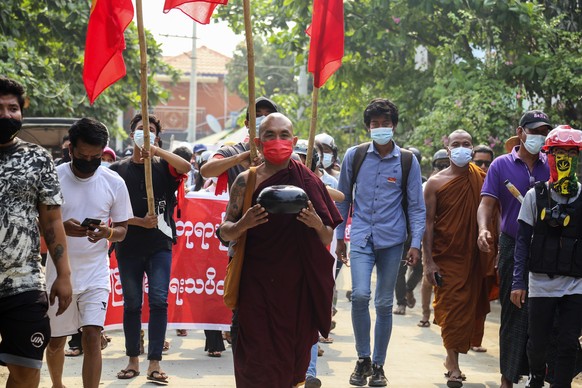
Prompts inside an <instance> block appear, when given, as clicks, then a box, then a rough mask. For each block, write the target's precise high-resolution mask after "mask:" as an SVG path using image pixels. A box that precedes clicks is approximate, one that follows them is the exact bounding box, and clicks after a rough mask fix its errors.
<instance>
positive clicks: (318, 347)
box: [317, 345, 325, 357]
mask: <svg viewBox="0 0 582 388" xmlns="http://www.w3.org/2000/svg"><path fill="white" fill-rule="evenodd" d="M323 353H325V350H323V349H322V348H321V346H319V345H317V357H321V356H323Z"/></svg>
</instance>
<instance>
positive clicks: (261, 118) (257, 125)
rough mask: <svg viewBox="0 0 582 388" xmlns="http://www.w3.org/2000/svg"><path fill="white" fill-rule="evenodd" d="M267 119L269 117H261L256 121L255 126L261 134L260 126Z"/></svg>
mask: <svg viewBox="0 0 582 388" xmlns="http://www.w3.org/2000/svg"><path fill="white" fill-rule="evenodd" d="M265 117H267V116H259V117H257V118H256V119H255V125H256V127H257V133H259V125H261V123H262V122H263V120H264V119H265Z"/></svg>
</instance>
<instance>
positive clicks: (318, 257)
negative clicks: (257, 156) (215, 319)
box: [234, 160, 342, 388]
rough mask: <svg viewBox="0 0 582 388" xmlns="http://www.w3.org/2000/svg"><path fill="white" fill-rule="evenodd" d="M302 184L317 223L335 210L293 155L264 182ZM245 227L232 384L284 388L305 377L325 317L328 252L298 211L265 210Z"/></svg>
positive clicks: (331, 219)
mask: <svg viewBox="0 0 582 388" xmlns="http://www.w3.org/2000/svg"><path fill="white" fill-rule="evenodd" d="M274 185H294V186H298V187H301V188H303V190H305V192H306V193H307V195H308V196H309V199H310V200H311V202H312V203H313V206H314V208H315V210H316V211H317V214H319V216H320V217H321V219H322V221H323V223H324V224H325V225H327V226H331V227H332V228H335V227H336V226H337V225H339V223H340V222H341V220H342V219H341V216H340V214H339V212H338V210H337V208H336V207H335V204H334V202H333V201H332V199H331V198H330V196H329V194H328V192H327V190H326V188H325V186H324V185H323V183H322V182H321V180H320V179H319V178H318V177H317V176H316V175H314V174H313V173H312V172H311V171H310V170H308V169H307V168H306V167H305V166H304V165H302V164H300V163H297V162H295V161H293V160H291V161H290V163H289V167H288V168H286V169H284V170H282V171H279V172H277V173H276V174H274V175H273V176H271V177H270V178H268V179H267V180H266V181H264V182H262V183H261V184H260V185H259V186H258V187H257V189H256V190H255V192H254V194H253V205H254V204H255V203H256V199H257V196H258V195H259V193H260V192H261V190H262V189H264V188H265V187H268V186H274ZM268 219H269V221H268V222H267V223H265V224H262V225H259V226H256V227H254V228H252V229H249V230H248V231H247V243H246V250H245V259H244V266H243V270H242V274H241V282H240V291H239V309H238V317H239V324H240V329H239V334H238V342H237V345H236V353H235V355H234V370H235V377H236V386H237V387H238V388H256V387H273V388H289V387H291V386H293V385H295V384H298V383H300V382H302V381H304V380H305V372H306V371H307V367H308V365H309V360H310V350H311V346H312V345H313V344H314V343H316V342H317V339H318V331H319V332H320V333H321V334H322V335H323V336H324V337H327V335H328V333H329V328H330V324H331V303H332V296H333V295H332V294H333V286H334V278H333V260H334V258H333V257H332V256H331V254H330V253H329V252H328V250H327V249H326V247H325V246H324V245H323V243H322V242H321V240H320V239H319V236H318V235H317V232H316V231H315V230H314V229H312V228H310V227H308V226H306V225H305V224H303V223H302V222H300V221H298V220H297V215H296V214H269V216H268Z"/></svg>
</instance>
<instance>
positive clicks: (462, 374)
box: [444, 371, 467, 381]
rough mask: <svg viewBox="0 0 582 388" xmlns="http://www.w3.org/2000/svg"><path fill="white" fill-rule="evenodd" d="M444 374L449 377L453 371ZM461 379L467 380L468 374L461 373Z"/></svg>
mask: <svg viewBox="0 0 582 388" xmlns="http://www.w3.org/2000/svg"><path fill="white" fill-rule="evenodd" d="M444 375H445V377H446V378H449V377H451V372H450V371H449V372H445V373H444ZM461 380H463V381H465V380H467V376H465V374H464V373H461Z"/></svg>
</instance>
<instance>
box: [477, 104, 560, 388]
mask: <svg viewBox="0 0 582 388" xmlns="http://www.w3.org/2000/svg"><path fill="white" fill-rule="evenodd" d="M550 129H551V122H550V119H549V117H548V115H546V114H545V113H544V112H542V111H540V110H531V111H527V112H525V113H524V114H523V116H522V117H521V119H520V120H519V125H518V127H517V128H516V130H515V134H516V136H517V138H518V140H519V145H517V146H515V147H514V148H513V149H512V150H511V153H508V154H505V155H501V156H499V157H497V158H496V159H495V160H493V162H492V163H491V165H490V166H489V170H488V171H487V176H486V177H485V183H484V184H483V188H482V190H481V203H480V204H479V209H478V211H477V222H478V225H479V236H478V240H477V243H478V245H479V249H481V250H482V251H484V252H491V251H492V250H493V242H494V241H493V235H494V233H495V231H493V230H490V228H491V223H490V220H491V219H492V218H493V217H494V214H495V212H496V208H497V207H499V209H500V210H501V234H500V236H499V258H498V272H499V302H500V304H501V324H500V329H499V365H500V370H501V387H502V388H509V387H512V386H513V384H516V383H517V382H518V381H519V379H520V377H521V376H523V375H528V373H529V371H528V363H527V357H526V351H525V349H526V343H527V314H528V313H527V301H526V303H525V304H524V305H522V308H521V309H519V308H517V307H516V306H515V305H513V304H512V303H511V301H510V293H511V283H512V280H513V262H514V251H515V238H516V237H517V229H518V222H517V217H518V213H519V209H520V206H521V203H520V201H519V200H518V199H517V198H516V197H514V195H513V194H512V193H511V192H510V191H509V190H508V189H507V187H506V181H508V182H509V183H511V184H513V186H515V187H516V188H517V190H518V191H519V192H520V194H521V195H522V196H523V195H525V193H526V192H527V191H528V190H529V189H530V188H532V187H533V186H534V184H535V183H536V182H540V181H541V182H545V181H547V180H548V179H549V177H550V171H549V167H548V164H547V157H546V154H544V153H541V152H540V150H541V148H542V146H543V145H544V141H545V140H544V139H545V137H546V135H547V134H548V132H549V131H550Z"/></svg>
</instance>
